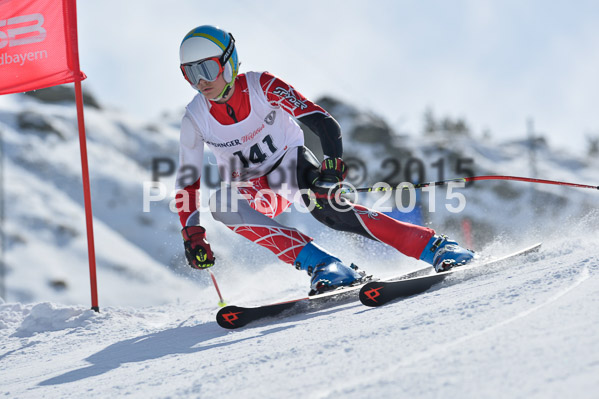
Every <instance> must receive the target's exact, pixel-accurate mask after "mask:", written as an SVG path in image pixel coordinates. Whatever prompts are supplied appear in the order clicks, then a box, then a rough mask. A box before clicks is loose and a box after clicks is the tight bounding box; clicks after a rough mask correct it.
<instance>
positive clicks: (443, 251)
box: [420, 235, 474, 273]
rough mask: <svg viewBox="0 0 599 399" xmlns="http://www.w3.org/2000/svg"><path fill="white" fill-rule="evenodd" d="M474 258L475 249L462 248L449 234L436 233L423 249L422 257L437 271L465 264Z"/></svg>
mask: <svg viewBox="0 0 599 399" xmlns="http://www.w3.org/2000/svg"><path fill="white" fill-rule="evenodd" d="M472 258H474V251H471V250H469V249H466V248H462V247H460V246H459V244H458V243H457V242H455V241H453V240H450V239H449V238H447V236H444V235H442V236H438V235H434V236H433V237H431V239H430V241H429V242H428V244H427V245H426V247H425V248H424V251H422V254H421V255H420V259H421V260H423V261H425V262H426V263H430V264H431V265H433V267H434V268H435V270H436V271H437V273H439V272H445V271H447V270H449V269H451V268H452V267H456V266H463V265H465V264H466V263H468V262H470V261H471V260H472Z"/></svg>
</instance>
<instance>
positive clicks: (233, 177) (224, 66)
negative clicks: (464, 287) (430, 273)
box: [176, 25, 473, 294]
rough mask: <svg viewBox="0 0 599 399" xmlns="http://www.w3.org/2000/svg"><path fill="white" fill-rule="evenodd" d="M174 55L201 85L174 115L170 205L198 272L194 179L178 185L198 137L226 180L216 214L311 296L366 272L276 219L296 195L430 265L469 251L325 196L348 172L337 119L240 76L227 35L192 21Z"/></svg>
mask: <svg viewBox="0 0 599 399" xmlns="http://www.w3.org/2000/svg"><path fill="white" fill-rule="evenodd" d="M179 55H180V62H181V71H182V72H183V76H184V77H185V79H186V80H187V81H188V82H189V83H190V84H191V86H192V87H193V88H194V89H195V90H197V91H198V92H199V93H198V94H196V96H195V97H194V98H193V100H192V101H191V102H190V103H189V104H188V105H187V107H186V111H185V115H184V116H183V119H182V122H181V136H180V154H179V155H180V159H179V162H180V165H179V170H178V173H177V189H178V191H177V195H176V201H177V202H176V203H177V207H178V210H179V216H180V219H181V223H182V225H183V230H182V235H183V239H184V247H185V254H186V257H187V260H188V262H189V264H190V265H191V267H193V268H197V269H204V268H208V267H211V266H213V265H214V262H215V256H214V254H213V252H212V250H211V248H210V244H209V243H208V241H207V240H206V230H205V229H204V228H203V227H202V226H200V214H199V213H200V212H199V210H198V209H197V208H198V206H197V204H199V197H198V196H199V188H200V176H199V175H198V176H195V177H197V180H195V181H187V182H185V180H186V178H187V177H188V175H189V173H188V170H189V169H188V168H189V167H190V166H191V167H193V169H194V170H196V171H198V173H197V174H199V171H200V170H201V167H202V160H203V154H204V144H205V145H207V146H208V147H209V148H210V149H211V151H212V153H213V154H214V155H215V157H216V160H217V164H218V166H219V174H220V176H221V179H222V180H223V181H224V182H227V183H229V184H228V185H227V186H226V187H225V188H222V189H220V190H218V191H217V192H216V193H215V194H213V195H212V196H211V198H210V210H211V213H212V216H213V217H214V219H215V220H217V221H219V222H222V223H224V224H225V225H226V226H227V227H229V228H230V229H231V230H233V231H234V232H235V233H237V234H240V235H242V236H244V237H246V238H248V239H249V240H251V241H253V242H255V243H257V244H259V245H261V246H263V247H265V248H268V249H269V250H271V251H272V252H273V253H274V254H275V255H277V256H278V257H279V259H281V260H282V261H283V262H285V263H289V264H292V265H294V266H295V267H296V268H297V269H299V270H304V271H306V272H307V273H308V274H309V275H310V276H311V286H310V288H311V289H310V294H315V293H321V292H324V291H327V290H330V289H334V288H336V287H339V286H347V285H352V284H355V283H358V282H362V281H364V280H365V279H366V278H367V277H366V273H365V272H364V271H362V270H360V269H358V268H357V267H356V266H355V265H353V264H352V265H351V266H347V265H346V264H344V263H343V262H342V261H341V260H340V259H339V258H338V257H336V256H335V255H333V254H331V253H329V252H327V251H326V250H325V249H323V248H321V247H320V246H318V245H317V244H316V243H314V241H313V239H312V238H311V237H309V236H308V235H306V234H304V233H302V232H300V231H298V230H297V229H294V228H290V227H286V226H283V225H281V224H280V223H278V222H277V221H276V220H275V218H276V216H277V215H279V214H281V212H283V211H284V210H285V209H286V208H287V207H289V205H290V204H291V203H292V202H293V201H294V200H296V199H298V198H300V197H299V196H300V195H301V201H303V202H304V204H305V206H307V207H308V209H310V211H311V214H312V216H314V217H315V218H316V219H317V220H318V221H320V222H322V223H324V224H325V225H327V226H329V227H331V228H333V229H336V230H340V231H347V232H352V233H356V234H360V235H362V236H364V237H368V238H370V239H373V240H377V241H380V242H383V243H385V244H387V245H390V246H392V247H393V248H395V249H397V250H398V251H399V252H401V253H403V254H405V255H407V256H410V257H413V258H416V259H421V260H423V261H425V262H427V263H429V264H431V265H433V266H434V267H435V269H436V270H437V271H438V272H440V271H444V270H447V269H450V268H451V267H453V266H457V265H462V264H465V263H467V262H469V261H470V260H471V259H472V257H473V252H472V251H470V250H467V249H464V248H462V247H460V246H459V245H458V244H457V243H456V242H455V241H452V240H450V239H448V238H447V237H446V236H442V235H437V234H435V231H434V230H432V229H430V228H427V227H421V226H417V225H412V224H408V223H403V222H400V221H397V220H395V219H392V218H390V217H388V216H386V215H384V214H381V213H377V212H375V211H372V210H370V209H367V208H365V207H363V206H361V205H358V204H353V203H350V202H349V201H347V200H345V199H342V198H339V196H337V197H331V194H334V185H335V184H337V183H340V182H342V181H343V180H344V179H345V177H346V173H347V169H346V166H345V164H344V163H343V159H342V156H343V146H342V139H341V129H340V126H339V124H338V123H337V121H336V120H335V119H333V117H331V115H329V114H328V113H327V112H326V111H325V110H324V109H323V108H321V107H320V106H318V105H317V104H315V103H313V102H311V101H310V100H308V99H307V98H305V97H304V96H303V95H302V94H300V93H299V92H298V91H296V90H295V89H294V88H293V87H292V86H291V85H289V84H288V83H286V82H284V81H283V80H281V79H280V78H278V77H276V76H274V75H272V74H270V73H268V72H247V73H245V74H239V64H240V63H239V59H238V55H237V49H236V48H235V40H234V38H233V36H232V35H231V34H230V33H228V32H225V31H223V30H221V29H219V28H218V27H214V26H208V25H203V26H199V27H197V28H195V29H193V30H191V31H190V32H189V33H188V34H187V35H185V37H184V38H183V41H182V43H181V46H180V52H179ZM294 119H297V120H299V121H301V122H303V123H304V124H305V125H306V126H308V127H309V128H310V129H311V130H312V131H314V132H315V133H316V134H317V135H318V136H319V138H320V142H321V145H322V150H323V152H324V155H325V159H324V160H323V161H322V162H318V160H317V159H316V157H315V156H314V155H313V154H312V152H311V151H310V150H309V149H308V148H306V147H305V146H304V136H303V132H302V130H301V129H300V127H299V125H298V124H297V123H296V122H295V120H294ZM195 177H194V179H195ZM194 179H192V180H194ZM187 180H189V179H187ZM332 186H333V188H332V189H331V187H332ZM265 193H269V194H270V195H268V194H265Z"/></svg>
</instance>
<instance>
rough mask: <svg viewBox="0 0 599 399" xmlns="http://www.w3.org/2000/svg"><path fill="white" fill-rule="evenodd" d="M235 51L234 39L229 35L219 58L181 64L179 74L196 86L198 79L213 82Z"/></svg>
mask: <svg viewBox="0 0 599 399" xmlns="http://www.w3.org/2000/svg"><path fill="white" fill-rule="evenodd" d="M234 50H235V38H234V37H233V35H232V34H230V33H229V44H228V45H227V48H225V51H223V54H222V55H221V56H220V57H210V58H204V59H203V60H200V61H193V62H187V63H185V64H181V72H183V76H184V77H185V79H187V81H188V82H189V83H191V84H192V85H194V86H196V85H197V84H198V83H200V79H203V80H207V81H208V82H214V81H215V80H216V79H218V77H219V76H220V74H221V73H223V70H224V67H225V64H226V63H227V61H229V58H231V55H232V54H233V51H234Z"/></svg>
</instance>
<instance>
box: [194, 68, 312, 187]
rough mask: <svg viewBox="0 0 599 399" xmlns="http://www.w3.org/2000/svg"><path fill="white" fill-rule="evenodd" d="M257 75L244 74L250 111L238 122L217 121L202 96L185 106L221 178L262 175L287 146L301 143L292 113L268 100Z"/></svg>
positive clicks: (299, 132) (239, 178)
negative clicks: (211, 155)
mask: <svg viewBox="0 0 599 399" xmlns="http://www.w3.org/2000/svg"><path fill="white" fill-rule="evenodd" d="M260 75H261V74H260V73H257V72H248V73H246V74H245V76H246V78H247V84H248V90H249V96H250V105H251V111H250V114H249V115H248V117H247V118H245V119H244V120H242V121H239V122H238V123H235V124H232V125H223V124H221V123H219V122H218V121H217V120H216V119H215V118H214V117H213V116H212V115H211V114H210V110H209V104H208V100H206V99H205V98H204V96H202V95H197V96H196V97H195V98H194V99H193V100H192V102H191V103H189V105H188V106H187V109H188V111H189V112H188V113H187V114H188V115H189V116H190V117H191V118H193V122H194V123H195V124H196V126H197V127H198V128H199V130H200V132H201V134H202V137H203V139H204V142H205V143H206V145H208V147H209V148H210V150H211V151H212V153H213V154H214V155H215V157H216V162H217V165H218V169H219V175H220V177H221V179H222V180H223V181H226V182H231V181H246V180H250V179H253V178H256V177H260V176H264V175H265V174H266V173H267V172H269V171H270V170H271V169H272V167H273V166H274V165H275V164H276V162H277V160H279V158H281V157H282V156H283V155H284V154H285V152H287V150H288V149H290V148H293V147H298V146H302V145H303V144H304V134H303V132H302V130H301V128H300V127H299V125H298V124H297V123H296V122H295V120H293V118H292V117H291V115H289V114H288V113H287V112H285V111H284V110H283V109H282V108H280V107H273V106H272V105H270V104H269V103H268V101H267V99H266V96H265V94H264V92H263V91H262V88H261V87H260Z"/></svg>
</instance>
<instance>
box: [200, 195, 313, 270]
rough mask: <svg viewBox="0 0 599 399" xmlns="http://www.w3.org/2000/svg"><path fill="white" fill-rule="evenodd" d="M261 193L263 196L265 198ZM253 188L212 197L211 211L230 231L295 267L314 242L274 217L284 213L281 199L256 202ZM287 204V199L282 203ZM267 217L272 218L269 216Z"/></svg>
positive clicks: (258, 200)
mask: <svg viewBox="0 0 599 399" xmlns="http://www.w3.org/2000/svg"><path fill="white" fill-rule="evenodd" d="M264 193H265V191H262V193H261V194H264ZM257 197H258V193H257V191H254V190H253V189H252V186H251V185H249V186H245V187H240V188H239V190H238V189H237V188H235V186H234V185H232V186H228V187H226V188H224V189H221V190H218V191H217V192H216V193H214V194H213V195H212V196H211V197H210V211H211V212H212V216H213V217H214V219H215V220H217V221H219V222H221V223H224V224H225V225H226V226H227V227H228V228H230V229H231V230H233V231H234V232H236V233H237V234H240V235H242V236H244V237H245V238H247V239H249V240H251V241H253V242H255V243H256V244H259V245H261V246H263V247H265V248H267V249H269V250H270V251H272V252H273V253H274V254H275V255H277V256H278V257H279V259H281V260H282V261H283V262H285V263H289V264H293V263H294V261H295V259H296V258H297V255H298V254H299V252H300V251H301V250H302V249H303V248H304V246H305V245H306V244H307V243H308V242H310V241H312V238H311V237H308V236H307V235H305V234H303V233H301V232H300V231H298V230H296V229H294V228H291V227H286V226H283V225H282V224H280V223H278V222H277V221H275V220H273V219H272V218H271V217H274V215H276V214H279V213H280V212H281V206H280V205H278V204H281V203H282V201H281V199H279V198H277V201H279V202H275V201H274V200H273V198H270V200H269V197H271V195H268V194H266V195H264V196H263V197H262V198H257ZM283 200H284V199H283ZM266 214H268V215H269V216H271V217H269V216H267V215H266Z"/></svg>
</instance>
